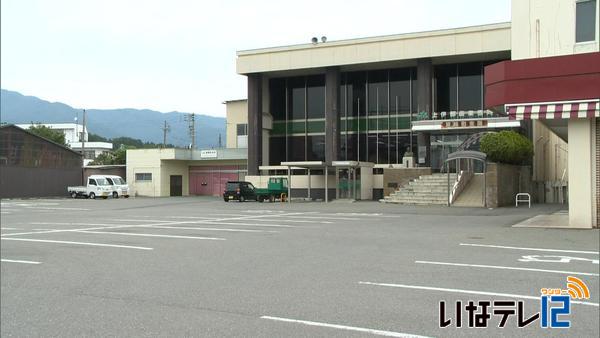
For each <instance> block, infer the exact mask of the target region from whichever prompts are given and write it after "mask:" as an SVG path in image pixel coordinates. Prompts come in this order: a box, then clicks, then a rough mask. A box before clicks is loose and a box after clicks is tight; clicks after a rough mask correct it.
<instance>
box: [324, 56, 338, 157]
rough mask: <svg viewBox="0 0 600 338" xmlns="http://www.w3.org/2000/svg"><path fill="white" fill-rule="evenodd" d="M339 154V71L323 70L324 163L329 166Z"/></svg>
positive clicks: (332, 69)
mask: <svg viewBox="0 0 600 338" xmlns="http://www.w3.org/2000/svg"><path fill="white" fill-rule="evenodd" d="M339 152H340V69H339V68H338V67H329V68H327V69H326V70H325V162H327V164H328V165H331V162H332V161H337V160H338V154H339Z"/></svg>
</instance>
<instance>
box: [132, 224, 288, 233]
mask: <svg viewBox="0 0 600 338" xmlns="http://www.w3.org/2000/svg"><path fill="white" fill-rule="evenodd" d="M137 227H138V228H152V229H180V230H202V231H226V232H278V231H274V230H254V229H228V228H201V227H173V226H167V225H139V226H137Z"/></svg>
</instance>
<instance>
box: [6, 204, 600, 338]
mask: <svg viewBox="0 0 600 338" xmlns="http://www.w3.org/2000/svg"><path fill="white" fill-rule="evenodd" d="M559 209H560V207H559V206H536V207H533V208H532V209H526V208H519V209H515V208H500V209H495V210H487V209H468V208H446V207H405V206H399V205H387V204H380V203H376V202H360V203H345V202H334V203H329V204H324V203H292V204H291V205H290V204H279V203H273V204H270V203H253V202H248V203H237V202H236V203H225V202H223V201H222V200H219V199H212V198H157V199H146V198H135V199H134V198H131V199H118V200H112V199H109V200H83V199H76V200H70V199H40V200H3V201H2V205H1V213H2V214H1V225H2V241H1V245H2V249H1V258H2V271H1V273H2V275H1V276H2V281H1V286H2V288H1V297H2V299H1V301H2V302H1V320H2V327H1V334H2V336H22V337H31V336H262V337H282V336H302V337H306V336H322V337H332V336H339V337H347V336H357V337H358V336H376V335H384V336H406V335H410V334H412V335H418V336H465V335H467V336H482V335H485V336H511V335H512V336H536V335H538V336H546V335H549V334H550V335H564V336H578V337H597V336H598V334H599V332H598V318H599V311H598V309H599V308H598V299H599V297H598V296H599V292H600V290H599V286H598V278H599V277H598V274H599V268H598V267H599V265H598V258H599V256H598V249H599V248H598V247H599V232H598V230H565V229H543V228H513V227H511V225H513V224H515V223H518V222H521V221H523V220H525V219H527V218H529V217H532V216H535V215H538V214H550V213H555V212H557V211H558V210H559ZM568 276H576V277H578V278H580V279H581V280H582V281H583V282H584V283H585V284H587V286H588V288H589V292H590V298H589V299H577V300H576V299H573V300H572V304H571V314H570V315H562V316H559V317H558V318H559V319H562V320H565V319H568V320H570V321H571V328H570V329H568V330H565V329H555V328H545V329H542V328H540V325H541V318H540V319H538V320H536V321H535V322H533V323H532V324H530V325H529V326H527V327H525V328H522V329H519V328H517V321H518V318H517V317H518V316H517V314H515V315H511V316H509V317H508V320H507V322H506V324H505V328H502V329H500V328H497V326H498V324H499V322H500V319H501V316H500V315H497V314H493V311H494V310H501V309H507V308H508V309H510V308H511V305H510V304H511V303H510V302H514V303H515V305H514V307H512V308H513V309H515V312H518V311H517V310H518V305H517V304H518V302H519V301H522V302H523V308H522V310H523V311H522V312H523V315H524V316H525V317H526V318H525V319H527V318H529V317H531V316H533V315H534V314H535V313H538V312H540V289H541V288H566V287H567V286H566V283H567V281H566V279H567V277H568ZM469 300H472V301H474V304H475V305H478V304H479V302H480V301H485V300H489V301H490V302H493V301H509V303H498V304H496V305H497V306H490V308H489V309H488V312H489V313H490V314H491V315H490V319H489V322H488V326H489V327H490V328H488V329H487V330H486V331H481V330H482V329H476V328H469V327H468V326H469V319H470V318H469V317H470V315H469V313H468V312H467V310H466V309H465V306H467V305H468V301H469ZM440 301H445V304H446V305H445V314H444V319H451V322H450V324H449V326H448V327H447V328H440V327H439V326H440ZM457 301H461V302H462V304H461V305H462V306H461V309H462V310H461V314H462V315H461V324H462V327H461V328H457V327H456V326H457V318H456V311H455V310H456V303H457ZM507 304H508V305H507ZM492 305H493V303H492ZM500 305H503V307H502V306H500ZM556 306H558V305H557V304H556V303H551V304H550V305H549V307H550V308H552V307H556ZM481 311H482V309H481V308H477V309H476V310H475V311H474V315H473V317H474V318H473V324H474V322H475V319H476V318H479V319H481V318H485V316H484V315H485V313H484V314H483V315H481ZM475 314H479V315H480V316H477V317H476V316H475ZM484 332H485V333H484Z"/></svg>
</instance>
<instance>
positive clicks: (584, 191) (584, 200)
mask: <svg viewBox="0 0 600 338" xmlns="http://www.w3.org/2000/svg"><path fill="white" fill-rule="evenodd" d="M595 132H596V128H595V120H593V119H571V120H569V226H571V227H577V228H591V227H593V226H595V225H596V217H595V206H594V205H595V203H596V198H597V196H594V194H595V192H594V190H595V188H594V185H595V184H594V182H595V161H596V157H595V156H596V155H595V154H596V152H595V149H594V147H595V145H594V144H595V140H596V133H595Z"/></svg>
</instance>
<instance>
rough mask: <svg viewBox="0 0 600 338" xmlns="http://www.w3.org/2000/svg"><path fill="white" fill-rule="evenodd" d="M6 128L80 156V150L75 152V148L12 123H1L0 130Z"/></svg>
mask: <svg viewBox="0 0 600 338" xmlns="http://www.w3.org/2000/svg"><path fill="white" fill-rule="evenodd" d="M6 129H13V130H16V131H18V132H22V133H26V134H29V135H31V136H33V137H37V138H39V139H41V140H44V141H45V142H48V143H51V144H53V145H55V146H57V147H61V148H63V149H65V150H68V151H70V152H72V153H74V154H77V155H79V156H81V153H80V152H77V151H75V150H73V149H71V148H69V147H66V146H64V145H62V144H58V143H56V142H54V141H52V140H49V139H47V138H45V137H41V136H39V135H36V134H34V133H32V132H30V131H29V130H27V129H23V128H19V127H17V126H15V125H14V124H6V125H3V126H0V130H6Z"/></svg>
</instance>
